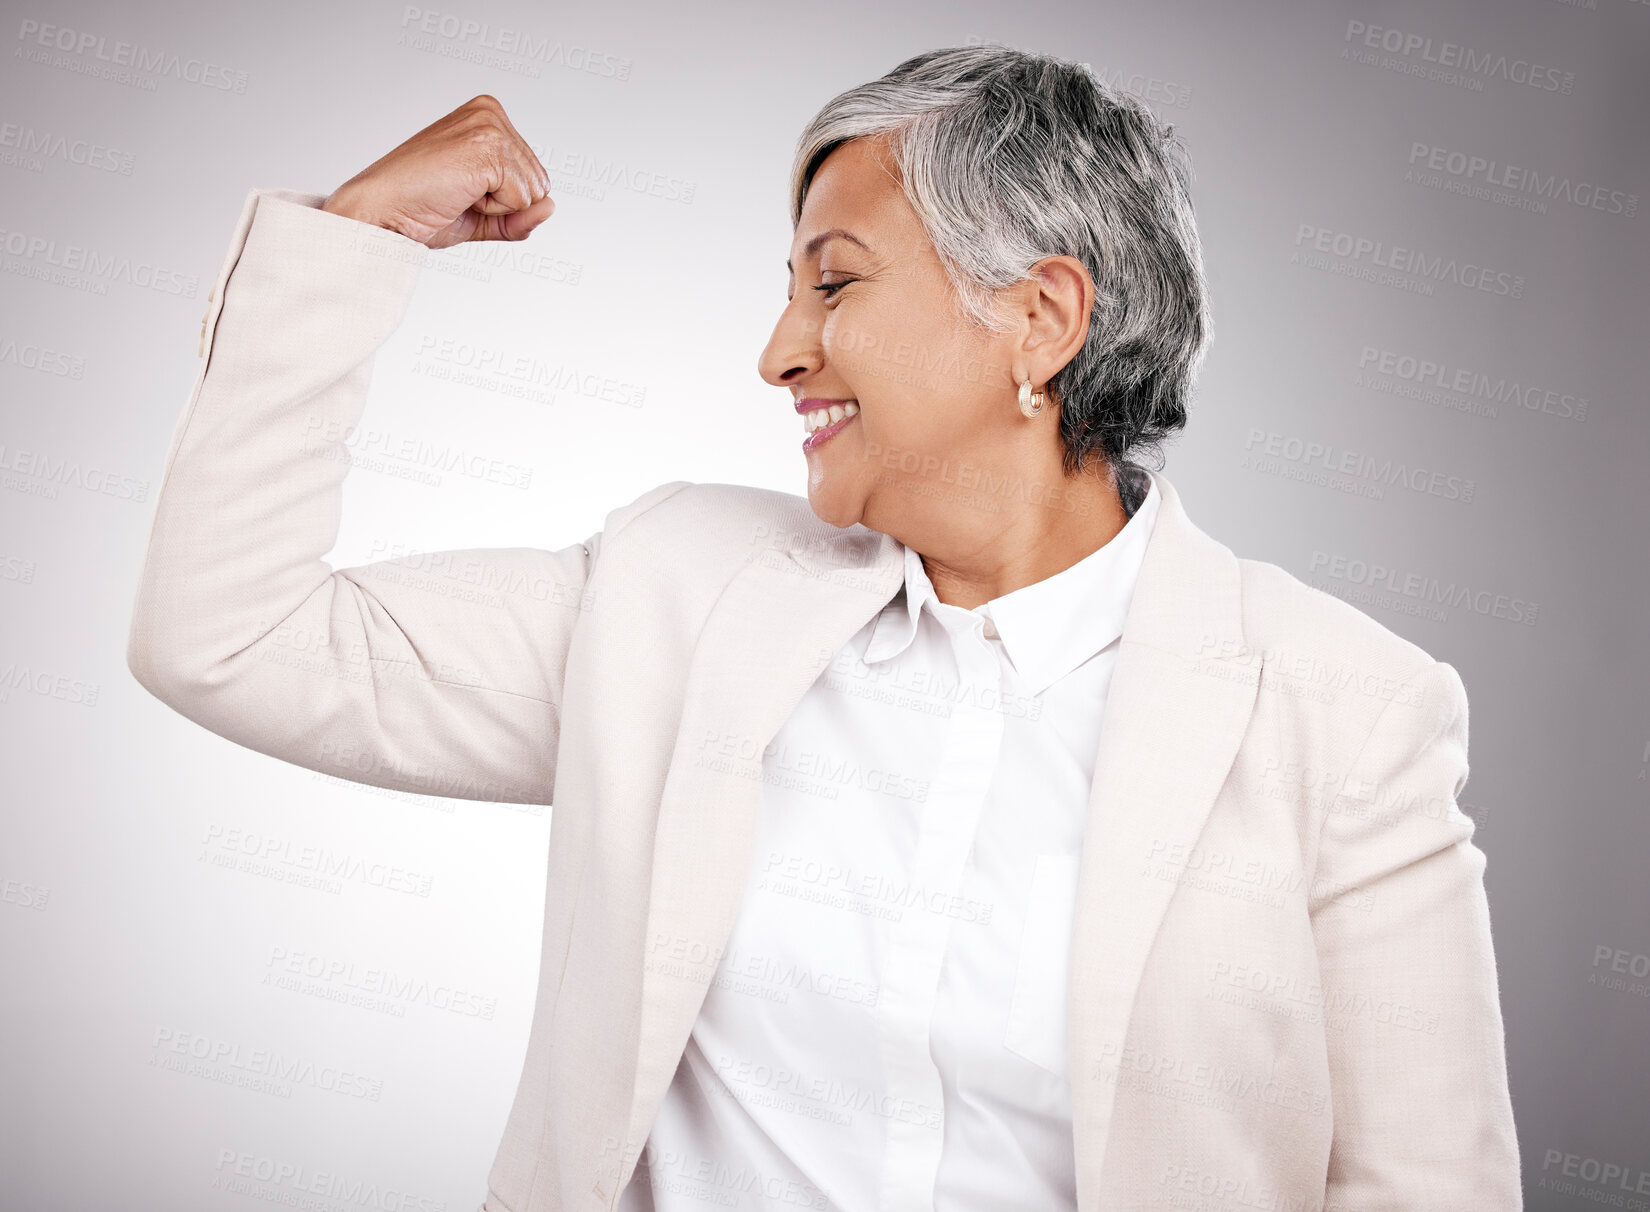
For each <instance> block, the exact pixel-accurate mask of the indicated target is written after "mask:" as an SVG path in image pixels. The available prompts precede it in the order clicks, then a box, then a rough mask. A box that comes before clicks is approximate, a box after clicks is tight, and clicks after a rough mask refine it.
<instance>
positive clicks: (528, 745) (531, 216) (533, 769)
mask: <svg viewBox="0 0 1650 1212" xmlns="http://www.w3.org/2000/svg"><path fill="white" fill-rule="evenodd" d="M443 166H445V167H443ZM398 183H399V186H398ZM547 184H548V180H547V178H546V177H545V176H544V175H543V169H542V167H541V166H539V165H538V161H537V159H536V158H535V157H533V155H532V152H531V150H530V149H528V148H527V147H526V144H525V143H523V142H522V141H521V140H520V137H519V136H517V135H515V133H514V128H513V127H510V126H509V123H508V120H507V119H505V118H504V117H503V112H502V110H501V109H499V108H498V106H497V102H495V101H493V100H492V99H491V98H477V99H476V100H475V101H472V102H470V103H468V104H467V105H465V106H462V107H460V108H459V109H458V110H455V111H454V113H453V114H449V115H448V116H447V117H446V118H443V119H442V120H441V121H440V122H438V123H436V124H434V125H433V126H431V127H429V128H427V129H426V130H425V131H422V132H420V133H419V135H416V136H414V138H413V139H411V140H408V142H407V143H405V144H403V145H402V147H401V148H398V149H397V150H396V151H395V152H392V153H390V155H389V156H387V157H385V158H384V159H383V160H380V161H379V162H378V163H377V164H376V165H374V166H373V168H371V169H368V170H367V171H366V172H365V173H363V174H361V175H360V176H358V177H356V178H353V179H352V180H351V181H350V182H349V183H346V185H345V186H343V187H341V189H340V190H339V191H338V192H337V193H335V194H334V195H332V197H331V198H323V197H321V196H320V195H316V194H304V193H300V192H297V191H291V190H254V191H252V192H251V194H249V196H248V197H247V200H246V205H245V208H244V209H243V212H242V216H241V221H240V224H239V225H238V227H237V230H236V233H235V238H234V240H233V242H232V245H231V247H230V249H229V252H228V254H227V255H226V257H225V259H224V263H223V267H222V269H221V271H220V273H219V277H218V282H217V285H216V287H215V288H214V291H213V295H212V298H213V299H214V300H215V304H214V308H213V309H211V310H209V311H208V313H207V319H206V324H205V327H204V329H203V342H202V352H203V357H204V363H203V366H202V368H201V372H200V376H199V377H198V378H197V380H196V383H195V386H194V390H193V391H192V393H191V395H190V399H189V402H188V404H187V405H186V407H185V409H184V413H183V416H182V417H181V418H180V420H179V422H178V425H177V428H176V430H175V431H174V434H173V438H172V443H171V450H170V452H169V454H168V456H167V462H166V470H165V474H164V477H163V479H162V483H161V489H160V493H159V496H158V500H157V502H156V507H155V513H154V517H153V522H152V525H151V530H150V536H149V545H148V552H147V556H146V559H145V563H144V567H143V571H142V575H141V578H140V581H139V584H138V587H137V593H136V598H135V603H134V610H133V615H132V622H131V629H130V634H129V637H128V643H127V661H128V664H129V666H130V668H131V670H132V672H133V674H134V676H135V677H136V678H137V679H138V681H139V682H140V683H141V684H142V685H143V686H144V687H146V688H147V689H148V690H149V691H150V692H151V693H153V694H154V695H155V696H156V697H158V698H160V699H161V700H162V701H164V702H166V703H167V704H169V705H170V706H172V707H173V708H174V709H176V710H177V711H179V712H180V713H182V714H183V715H185V716H187V717H189V718H190V719H192V720H194V721H196V722H197V723H199V724H201V725H202V726H204V727H206V728H209V729H211V730H212V731H213V732H216V733H218V734H219V735H221V736H224V737H226V738H228V739H230V740H233V741H235V742H237V743H238V744H241V745H244V746H246V747H248V748H250V749H255V750H257V751H259V752H261V753H266V754H269V755H271V756H274V757H277V758H280V759H282V760H284V761H288V762H292V763H294V764H296V765H299V766H304V767H306V768H309V769H313V770H324V771H327V772H328V773H333V774H337V775H340V776H342V777H345V778H351V779H354V780H356V781H359V782H364V783H371V784H373V785H376V786H384V787H395V788H399V789H403V790H411V791H424V792H432V793H437V794H443V795H450V796H456V797H460V798H468V799H486V800H511V801H518V802H529V803H548V802H549V801H550V792H551V787H552V783H553V780H554V776H555V767H556V756H557V742H558V738H559V734H560V722H561V693H562V682H563V675H564V669H565V663H566V655H567V649H568V645H569V643H570V642H571V637H572V634H573V630H574V628H575V627H576V625H577V622H578V619H579V617H580V615H581V613H582V611H583V610H585V609H587V608H589V607H590V605H591V604H592V599H591V596H590V592H589V580H590V577H591V574H592V571H593V569H594V567H595V564H596V561H597V559H598V558H599V555H600V551H601V544H602V541H603V539H604V537H606V536H611V535H613V534H615V533H616V532H617V531H618V530H619V529H622V527H623V526H624V525H625V524H626V523H628V522H629V521H630V519H631V518H633V517H635V516H636V515H637V514H639V513H641V512H644V511H645V510H647V509H648V508H651V507H652V506H653V505H654V504H656V503H658V502H659V501H660V500H663V499H664V498H665V497H667V496H669V495H671V494H672V493H674V492H676V491H678V490H679V489H680V488H682V487H685V484H684V483H683V482H680V481H678V482H675V483H671V484H665V485H661V486H659V487H658V488H655V489H652V490H650V491H649V492H647V493H644V494H643V495H642V496H641V497H640V498H638V499H637V500H635V501H633V502H632V503H631V504H629V505H627V506H624V507H622V508H620V509H616V510H614V511H613V512H612V513H610V514H609V515H608V516H607V520H606V523H605V525H604V527H603V529H602V530H601V531H598V532H597V533H596V534H593V535H591V536H590V537H589V538H588V539H586V540H585V541H584V542H582V543H576V544H573V545H571V546H568V547H564V548H562V549H560V550H556V551H549V550H536V549H528V548H511V549H499V550H473V551H459V552H443V553H437V554H435V555H426V556H421V557H412V558H408V559H402V560H387V561H382V562H379V563H375V564H369V565H364V566H361V567H353V568H344V569H340V570H337V571H334V570H333V569H332V568H331V567H330V566H329V565H328V564H327V563H326V561H325V559H324V556H325V554H326V553H327V552H328V551H329V550H330V549H331V547H332V545H333V543H334V542H335V541H336V539H337V534H338V527H339V519H340V512H341V507H342V484H343V480H344V477H345V475H346V474H347V472H348V467H349V465H348V456H347V452H346V449H345V437H346V435H348V434H349V433H350V432H351V429H352V427H353V426H354V425H355V424H356V423H357V422H358V421H359V419H360V417H361V414H362V411H363V409H364V407H365V402H366V396H367V387H368V383H369V379H370V375H371V368H372V359H373V355H374V353H375V352H376V351H377V349H378V348H379V347H380V346H381V345H382V344H383V342H384V341H385V340H386V339H388V337H389V335H390V334H391V333H392V332H393V331H394V330H395V328H396V327H397V326H398V325H399V324H400V322H401V320H402V317H403V315H404V314H405V311H406V308H407V304H408V302H409V300H410V298H411V296H412V293H413V290H414V287H415V286H416V284H417V277H418V273H419V270H420V267H421V266H422V264H423V262H424V260H425V258H426V256H427V254H428V251H429V249H430V248H432V247H446V246H447V245H448V244H452V243H457V242H458V241H459V240H462V239H465V238H499V239H521V238H523V237H525V236H526V235H527V234H528V232H530V231H531V230H532V227H533V226H535V225H536V223H537V222H540V221H542V220H543V219H544V218H545V217H547V216H548V214H549V213H550V210H551V209H552V208H553V204H552V203H550V200H549V198H548V195H547V194H546V193H545V192H544V190H545V187H546V185H547ZM398 188H399V189H400V191H401V192H399V193H397V189H398Z"/></svg>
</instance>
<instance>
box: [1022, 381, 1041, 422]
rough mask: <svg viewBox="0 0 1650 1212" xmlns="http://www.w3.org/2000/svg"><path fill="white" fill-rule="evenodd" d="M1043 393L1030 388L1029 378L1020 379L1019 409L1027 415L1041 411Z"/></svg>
mask: <svg viewBox="0 0 1650 1212" xmlns="http://www.w3.org/2000/svg"><path fill="white" fill-rule="evenodd" d="M1043 401H1044V397H1043V393H1042V392H1040V391H1032V390H1031V380H1030V379H1029V378H1027V379H1022V380H1021V381H1020V411H1021V412H1023V413H1024V414H1025V415H1026V416H1028V417H1034V416H1036V415H1037V414H1038V413H1040V412H1042V411H1043Z"/></svg>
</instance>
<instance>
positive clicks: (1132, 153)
mask: <svg viewBox="0 0 1650 1212" xmlns="http://www.w3.org/2000/svg"><path fill="white" fill-rule="evenodd" d="M883 134H886V135H888V136H889V146H890V150H891V152H892V155H893V157H894V160H895V163H896V164H897V166H898V167H899V170H900V174H901V177H902V181H901V185H902V187H903V189H904V192H905V196H906V197H907V198H908V199H909V200H910V203H911V206H912V208H913V209H914V210H915V211H916V213H917V216H918V217H919V219H920V220H921V221H922V224H923V227H924V229H925V230H926V232H927V233H928V237H929V239H930V240H931V241H932V242H933V244H934V248H935V250H936V251H937V252H938V254H939V256H940V260H941V261H942V263H943V264H944V266H945V269H946V272H947V275H948V276H949V278H950V281H951V284H952V286H953V288H954V289H955V291H956V295H957V299H958V301H959V303H960V304H961V308H962V311H963V313H964V315H965V316H967V317H968V318H970V319H972V320H973V321H974V322H975V323H976V324H978V325H980V326H981V327H982V328H984V329H987V330H990V331H996V332H1002V331H1005V328H1004V326H1003V324H1002V322H1001V320H1000V318H999V316H998V314H997V312H996V310H995V306H994V296H995V292H996V291H998V290H1000V289H1001V288H1003V287H1006V286H1009V285H1012V284H1013V283H1015V282H1019V281H1022V280H1024V279H1025V278H1027V277H1028V276H1029V275H1030V269H1031V266H1032V265H1033V264H1035V263H1036V262H1037V261H1039V260H1041V259H1043V258H1044V257H1048V256H1053V255H1059V254H1065V255H1069V256H1073V257H1076V258H1077V259H1078V260H1079V261H1081V262H1082V263H1083V264H1084V265H1085V266H1086V267H1087V268H1088V271H1089V274H1090V275H1091V276H1092V277H1093V279H1094V286H1095V302H1094V310H1093V313H1092V315H1091V317H1090V322H1089V331H1088V336H1087V338H1086V340H1085V341H1084V343H1083V346H1082V348H1081V349H1080V350H1079V351H1078V353H1077V354H1076V355H1075V356H1074V357H1073V358H1072V360H1071V361H1070V362H1069V363H1067V364H1066V365H1065V366H1064V367H1062V368H1061V370H1060V371H1059V372H1058V373H1057V374H1056V375H1055V376H1054V378H1053V379H1052V380H1051V386H1052V388H1053V390H1054V393H1055V395H1056V396H1057V397H1058V398H1059V400H1060V402H1061V419H1060V437H1061V441H1062V443H1063V445H1064V448H1065V453H1064V462H1065V469H1066V474H1068V475H1070V474H1073V473H1075V472H1077V471H1079V470H1081V469H1082V468H1083V466H1084V464H1085V462H1086V461H1087V459H1088V457H1089V456H1090V455H1092V454H1094V453H1096V452H1098V453H1099V454H1100V455H1101V457H1102V458H1103V459H1104V460H1105V462H1106V463H1107V465H1108V466H1110V467H1113V468H1115V469H1117V470H1118V471H1119V472H1121V471H1122V469H1123V464H1124V463H1125V462H1127V461H1129V460H1128V456H1130V455H1132V454H1134V453H1135V452H1137V451H1144V452H1149V453H1152V454H1156V453H1157V448H1158V447H1159V445H1160V444H1161V443H1162V441H1163V440H1164V439H1165V438H1166V437H1168V436H1169V435H1170V434H1171V433H1173V432H1174V431H1175V430H1178V429H1180V428H1182V427H1184V425H1185V424H1186V404H1187V401H1188V399H1189V397H1190V392H1191V386H1192V383H1193V380H1194V379H1195V378H1196V375H1197V371H1198V369H1199V367H1200V365H1201V363H1202V359H1203V354H1204V351H1205V349H1206V348H1207V344H1208V340H1209V334H1210V322H1209V316H1208V304H1207V294H1208V290H1207V285H1206V283H1205V280H1204V274H1203V257H1202V250H1201V247H1200V244H1199V241H1198V235H1197V226H1196V224H1195V222H1194V220H1193V214H1192V202H1191V194H1190V186H1191V163H1190V159H1189V157H1188V156H1187V154H1186V151H1185V148H1184V147H1183V146H1182V145H1181V143H1180V141H1179V139H1178V138H1177V137H1176V135H1175V132H1174V127H1173V126H1169V125H1166V124H1164V123H1163V122H1161V121H1160V120H1159V119H1158V118H1157V117H1156V116H1155V115H1154V114H1153V113H1152V111H1151V110H1150V109H1148V108H1147V107H1146V105H1145V104H1144V103H1143V102H1141V101H1140V100H1138V99H1136V98H1135V97H1133V96H1132V95H1130V94H1128V93H1126V92H1122V91H1120V90H1118V89H1115V88H1113V87H1111V86H1110V85H1108V84H1107V83H1106V82H1105V81H1104V80H1102V79H1101V78H1100V77H1099V76H1097V75H1096V74H1095V73H1094V71H1093V70H1092V69H1090V68H1089V67H1088V66H1087V65H1086V64H1079V63H1074V62H1071V61H1070V60H1066V59H1059V58H1056V57H1054V56H1052V55H1041V54H1033V53H1030V52H1026V51H1021V50H1016V49H1014V48H1012V47H1008V46H1004V45H1002V44H1000V43H984V44H981V45H977V46H955V47H947V48H944V49H941V50H933V51H927V52H925V53H923V54H920V55H915V56H913V57H911V58H909V59H907V60H905V61H904V62H903V63H901V64H899V66H897V67H895V68H894V69H893V70H892V71H890V72H888V74H887V75H885V76H883V77H882V78H880V79H878V80H872V81H870V82H869V83H866V84H861V85H859V86H858V87H856V88H851V89H849V90H848V91H846V92H844V93H841V94H839V95H838V96H836V97H834V98H833V99H832V100H830V101H828V102H827V103H826V104H825V106H824V108H822V109H821V110H820V111H819V113H818V114H816V115H815V116H814V118H813V120H812V121H810V122H809V123H808V125H807V127H806V128H805V129H804V130H803V132H802V134H801V136H800V138H799V139H798V141H797V148H796V158H795V161H794V163H793V165H792V170H791V190H790V204H791V225H792V227H793V228H794V227H795V226H796V224H797V223H798V222H800V221H801V217H802V204H803V200H804V199H805V198H806V196H807V192H808V186H809V183H810V182H811V181H812V180H813V177H814V174H815V173H816V172H817V171H818V170H819V166H820V165H821V164H822V163H823V162H824V160H825V157H826V156H828V155H830V153H831V152H832V151H833V150H835V149H836V148H837V147H839V146H840V145H842V144H843V143H845V142H847V141H848V140H850V139H857V138H860V137H863V136H867V135H883ZM1158 465H1159V466H1161V463H1159V464H1158ZM1131 482H1133V483H1142V482H1143V481H1142V480H1140V478H1139V477H1137V476H1133V475H1132V474H1131V475H1122V474H1119V476H1118V484H1119V486H1120V487H1124V486H1125V485H1128V484H1130V483H1131ZM1124 491H1125V498H1126V497H1127V495H1128V492H1129V489H1127V488H1124ZM1132 504H1133V503H1131V502H1129V501H1128V500H1127V499H1125V506H1126V507H1129V508H1130V509H1131V512H1132Z"/></svg>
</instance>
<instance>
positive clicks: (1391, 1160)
mask: <svg viewBox="0 0 1650 1212" xmlns="http://www.w3.org/2000/svg"><path fill="white" fill-rule="evenodd" d="M1401 686H1402V691H1401V692H1400V693H1399V694H1396V695H1394V697H1393V698H1392V699H1391V700H1390V701H1389V702H1388V703H1387V705H1386V706H1385V707H1384V708H1383V709H1382V712H1381V715H1380V717H1379V719H1378V720H1377V722H1376V724H1375V726H1374V729H1373V731H1372V732H1371V733H1370V735H1369V737H1368V739H1367V740H1366V742H1365V743H1364V746H1363V749H1362V751H1361V752H1360V754H1359V756H1358V758H1357V760H1356V761H1355V763H1354V765H1353V766H1352V768H1351V770H1350V772H1349V775H1348V778H1347V782H1346V783H1345V785H1344V786H1343V787H1342V789H1341V794H1340V795H1339V796H1338V797H1337V798H1336V799H1335V801H1334V802H1333V803H1332V804H1331V805H1330V807H1329V810H1328V812H1327V814H1326V817H1325V820H1324V823H1323V827H1322V832H1321V834H1320V842H1319V847H1318V859H1317V866H1316V870H1315V879H1314V883H1313V887H1312V893H1311V895H1312V925H1313V933H1314V937H1315V939H1316V945H1317V952H1318V959H1319V965H1320V981H1321V989H1322V999H1323V1007H1322V1009H1323V1016H1324V1029H1325V1034H1326V1037H1327V1040H1328V1047H1329V1061H1330V1075H1331V1076H1330V1082H1331V1090H1330V1095H1331V1103H1332V1107H1333V1115H1334V1140H1333V1145H1332V1148H1331V1154H1330V1163H1329V1181H1328V1189H1327V1191H1326V1200H1325V1204H1324V1206H1325V1207H1326V1208H1371V1209H1373V1208H1391V1209H1400V1208H1402V1209H1411V1208H1414V1209H1419V1208H1495V1209H1497V1210H1498V1212H1516V1210H1517V1209H1520V1208H1521V1207H1522V1206H1523V1201H1522V1195H1521V1192H1520V1176H1519V1154H1518V1141H1517V1138H1516V1136H1515V1134H1514V1127H1513V1113H1512V1102H1511V1098H1510V1095H1509V1092H1508V1087H1507V1065H1506V1052H1505V1042H1504V1038H1503V1030H1502V1021H1501V1007H1500V1000H1499V994H1498V988H1497V980H1496V966H1495V952H1494V950H1493V948H1492V947H1491V943H1490V915H1489V906H1488V902H1487V900H1486V898H1485V893H1484V883H1483V874H1484V862H1485V860H1484V854H1483V852H1482V851H1481V850H1479V849H1478V848H1477V847H1476V846H1474V845H1473V843H1472V840H1471V839H1472V833H1473V828H1474V826H1473V822H1472V821H1471V820H1470V819H1469V818H1468V817H1467V816H1466V815H1464V814H1463V813H1462V812H1461V810H1460V808H1459V806H1458V805H1457V802H1456V797H1457V796H1459V795H1460V793H1461V788H1462V787H1463V786H1464V785H1465V783H1466V781H1467V770H1468V766H1467V696H1466V689H1465V687H1464V686H1463V685H1462V683H1461V678H1460V676H1459V675H1458V674H1457V673H1456V671H1455V669H1454V668H1453V667H1451V666H1450V665H1448V664H1445V663H1443V662H1439V661H1434V662H1433V663H1432V664H1431V665H1430V666H1429V667H1427V668H1425V669H1424V670H1423V671H1421V672H1420V673H1419V674H1417V675H1415V676H1414V677H1412V678H1410V679H1407V680H1406V681H1404V682H1403V683H1401Z"/></svg>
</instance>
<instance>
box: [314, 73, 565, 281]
mask: <svg viewBox="0 0 1650 1212" xmlns="http://www.w3.org/2000/svg"><path fill="white" fill-rule="evenodd" d="M321 209H322V210H329V211H331V212H332V213H333V214H337V215H344V216H346V217H347V218H351V219H360V220H361V221H363V222H365V223H373V224H376V225H377V226H379V227H387V228H389V229H390V230H391V231H394V232H399V233H401V234H402V235H403V236H407V237H409V238H411V239H414V240H417V241H418V242H419V243H420V244H425V245H428V246H429V247H430V248H447V247H449V246H451V245H454V244H460V243H462V242H464V241H465V240H523V239H526V237H527V235H528V233H529V232H531V231H532V230H533V229H534V228H535V227H537V226H538V225H539V224H540V223H542V222H544V220H546V219H548V218H549V217H550V214H551V212H552V211H554V210H555V209H556V204H555V202H554V201H552V200H551V198H550V174H549V173H547V172H545V171H544V165H542V164H540V163H539V158H538V157H537V156H536V155H534V154H533V149H532V148H531V147H529V146H528V145H527V141H526V140H525V139H523V138H522V137H521V135H520V134H519V133H518V132H517V130H516V128H515V127H514V126H512V125H511V124H510V119H509V118H507V117H506V116H505V114H504V106H502V105H500V104H499V103H498V101H497V100H496V99H495V98H493V97H490V96H488V95H487V94H485V93H483V94H482V95H481V96H479V97H476V98H474V99H473V100H470V101H466V102H465V103H464V104H463V105H461V106H459V107H458V108H457V109H455V110H454V111H453V112H452V113H450V114H448V115H447V116H446V117H445V118H440V119H438V120H437V121H435V122H432V123H431V124H430V125H429V126H426V127H425V128H424V129H423V130H421V131H419V132H418V133H417V134H416V135H414V136H413V137H412V138H410V139H408V140H407V141H406V142H405V143H403V144H401V146H400V147H397V148H396V149H395V150H394V151H392V152H390V153H389V154H388V155H386V156H384V157H383V158H381V159H379V160H376V161H374V162H373V163H372V164H371V165H369V166H368V167H366V168H364V169H362V170H361V171H360V172H358V173H356V174H355V176H353V177H351V178H350V179H349V180H348V181H345V182H344V183H343V184H342V185H340V186H339V187H338V188H337V189H336V190H334V191H333V193H332V196H331V197H329V198H328V199H327V200H326V201H325V202H323V203H322V204H321Z"/></svg>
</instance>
